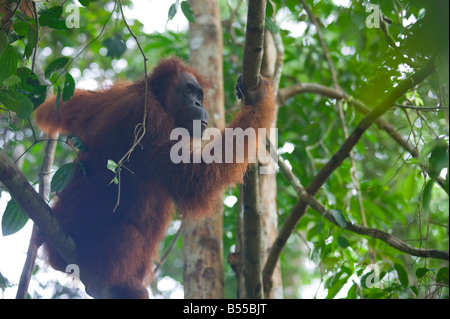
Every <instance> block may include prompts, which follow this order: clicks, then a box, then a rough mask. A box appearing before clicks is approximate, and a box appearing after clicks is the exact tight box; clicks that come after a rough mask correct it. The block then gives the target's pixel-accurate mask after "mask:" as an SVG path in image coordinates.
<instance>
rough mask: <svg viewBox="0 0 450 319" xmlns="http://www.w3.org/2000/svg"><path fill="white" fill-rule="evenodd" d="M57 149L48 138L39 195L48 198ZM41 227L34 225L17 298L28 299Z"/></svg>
mask: <svg viewBox="0 0 450 319" xmlns="http://www.w3.org/2000/svg"><path fill="white" fill-rule="evenodd" d="M55 149H56V140H55V139H48V140H47V144H46V146H45V155H44V159H43V160H42V166H41V170H40V171H39V195H40V196H42V198H48V195H49V193H50V175H49V174H48V173H49V172H50V169H51V167H52V164H53V159H54V155H55ZM39 235H40V234H39V229H38V227H37V226H36V225H33V231H32V234H31V238H30V243H29V245H28V251H27V258H26V260H25V263H24V266H23V270H22V274H21V275H20V281H19V288H18V289H17V294H16V299H26V298H27V294H28V286H29V284H30V279H31V275H32V273H33V268H34V265H35V262H36V257H37V252H38V249H39V246H40V243H39V240H38V237H39Z"/></svg>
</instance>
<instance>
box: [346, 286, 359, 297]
mask: <svg viewBox="0 0 450 319" xmlns="http://www.w3.org/2000/svg"><path fill="white" fill-rule="evenodd" d="M357 288H358V286H357V285H356V284H354V285H353V286H351V287H350V289H349V290H348V292H347V298H346V299H358V295H357Z"/></svg>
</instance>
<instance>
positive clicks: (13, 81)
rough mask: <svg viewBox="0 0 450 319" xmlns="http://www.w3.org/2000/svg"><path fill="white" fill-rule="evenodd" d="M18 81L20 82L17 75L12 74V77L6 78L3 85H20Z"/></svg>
mask: <svg viewBox="0 0 450 319" xmlns="http://www.w3.org/2000/svg"><path fill="white" fill-rule="evenodd" d="M20 81H21V80H20V78H19V77H18V76H17V75H15V74H13V75H11V76H9V77H8V78H6V79H5V80H4V81H3V84H5V85H14V84H17V83H20Z"/></svg>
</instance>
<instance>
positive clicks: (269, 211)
mask: <svg viewBox="0 0 450 319" xmlns="http://www.w3.org/2000/svg"><path fill="white" fill-rule="evenodd" d="M278 54H279V52H278V51H277V49H276V47H275V42H274V38H273V34H272V33H270V32H269V31H268V30H266V32H265V34H264V56H263V60H262V64H261V74H262V75H264V76H266V77H269V78H271V79H273V78H274V75H275V71H276V69H275V67H276V63H277V57H278ZM280 71H281V70H280ZM274 82H275V81H274ZM273 84H274V86H277V83H273ZM275 90H276V91H278V88H277V87H275ZM277 109H278V107H277ZM276 123H277V119H276V115H275V119H274V122H273V123H272V127H276ZM269 138H270V137H269ZM271 143H272V144H273V145H274V146H275V147H276V145H275V141H272V140H271ZM259 190H260V193H261V220H262V229H261V231H262V241H263V242H262V246H263V260H264V261H265V260H266V258H267V256H268V254H269V251H270V247H271V246H272V245H273V243H274V241H275V239H276V238H277V235H278V215H277V179H276V174H261V175H260V176H259ZM264 290H265V291H264V298H266V299H268V298H271V299H273V298H277V299H282V298H283V283H282V280H281V267H280V262H279V261H278V263H277V266H276V268H275V271H274V273H273V276H272V287H271V289H269V290H267V289H264Z"/></svg>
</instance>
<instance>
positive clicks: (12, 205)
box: [2, 199, 28, 236]
mask: <svg viewBox="0 0 450 319" xmlns="http://www.w3.org/2000/svg"><path fill="white" fill-rule="evenodd" d="M27 221H28V215H27V214H25V212H24V211H22V209H21V208H20V206H19V205H18V204H17V202H16V200H15V199H11V200H10V201H9V202H8V205H7V206H6V209H5V212H4V213H3V218H2V233H3V236H8V235H12V234H15V233H16V232H18V231H19V230H21V229H22V228H23V226H25V224H26V223H27Z"/></svg>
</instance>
